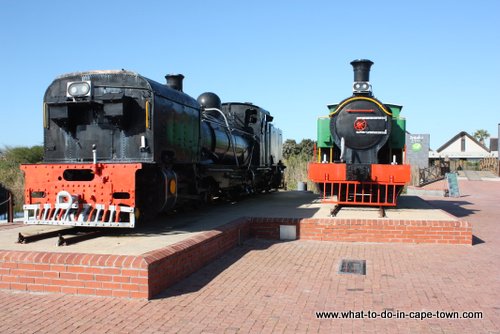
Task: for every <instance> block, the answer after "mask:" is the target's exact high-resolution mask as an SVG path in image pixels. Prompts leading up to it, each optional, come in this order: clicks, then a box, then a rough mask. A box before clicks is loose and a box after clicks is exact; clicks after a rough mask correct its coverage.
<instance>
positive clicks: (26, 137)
mask: <svg viewBox="0 0 500 334" xmlns="http://www.w3.org/2000/svg"><path fill="white" fill-rule="evenodd" d="M0 50H1V51H0V69H1V71H0V73H1V77H0V101H2V103H1V106H0V117H1V122H0V147H2V146H6V145H7V146H20V145H23V146H31V145H37V144H42V142H43V135H42V113H41V110H42V98H43V94H44V92H45V89H46V88H47V86H48V85H49V84H50V83H51V82H52V80H53V79H54V78H55V77H56V76H58V75H60V74H62V73H67V72H74V71H84V70H92V69H122V68H124V69H128V70H133V71H136V72H138V73H140V74H142V75H144V76H146V77H148V78H151V79H153V80H156V81H159V82H164V81H165V79H164V76H165V74H167V73H183V74H184V75H185V77H186V79H185V81H184V91H185V92H186V93H188V94H190V95H192V96H194V97H197V96H198V95H199V94H201V93H203V92H205V91H213V92H215V93H217V94H218V95H219V96H220V97H221V99H222V100H223V101H226V102H229V101H243V102H253V103H255V104H257V105H259V106H261V107H263V108H265V109H267V110H269V111H270V112H271V113H272V114H273V115H274V116H275V118H274V123H275V125H276V126H278V127H279V128H281V129H282V130H283V135H284V138H285V139H288V138H289V139H295V140H297V141H300V140H302V139H303V138H311V139H315V138H316V118H317V117H318V116H322V115H326V114H327V113H328V110H327V108H326V105H327V104H330V103H336V102H339V101H341V100H342V99H344V98H346V97H348V96H350V95H351V93H352V81H353V72H352V67H351V65H350V64H349V62H350V61H351V60H353V59H356V58H368V59H371V60H372V61H373V62H374V63H375V64H374V65H373V67H372V72H371V76H370V81H371V83H372V86H373V92H374V95H375V96H376V97H377V98H378V99H380V100H381V101H383V102H386V103H395V104H401V105H403V106H404V107H403V111H402V115H403V116H405V117H406V119H407V130H409V131H410V132H412V133H430V135H431V148H433V149H436V148H438V147H439V146H441V145H442V144H443V143H445V142H446V141H447V140H448V139H450V138H451V137H453V136H454V135H455V134H457V133H458V132H460V131H467V132H469V133H471V134H472V133H473V132H474V131H475V130H477V129H486V130H487V131H488V132H489V133H490V135H491V136H492V137H497V135H498V123H500V107H499V105H500V104H499V103H498V102H496V101H498V96H499V95H500V94H499V92H498V88H499V83H500V65H499V60H500V57H499V56H500V1H498V0H481V1H451V0H444V1H440V0H432V1H431V0H422V1H411V2H410V1H396V0H394V1H388V0H387V1H386V0H381V1H335V0H330V1H326V0H325V1H316V0H308V1H298V0H275V1H273V0H265V1H261V0H253V1H235V0H232V1H231V0H213V1H202V0H199V1H194V0H183V1H171V0H165V1H160V0H158V1H152V0H142V1H125V0H120V1H118V0H111V1H104V0H99V1H96V0H87V1H60V0H57V1H23V0H2V1H1V10H0Z"/></svg>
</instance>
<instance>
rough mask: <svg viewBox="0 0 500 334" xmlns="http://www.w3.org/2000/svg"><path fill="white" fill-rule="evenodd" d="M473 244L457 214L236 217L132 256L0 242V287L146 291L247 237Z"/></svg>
mask: <svg viewBox="0 0 500 334" xmlns="http://www.w3.org/2000/svg"><path fill="white" fill-rule="evenodd" d="M281 225H291V226H295V228H296V230H295V231H296V237H297V239H301V240H331V241H348V242H399V243H430V244H465V245H471V244H472V227H471V225H470V224H469V223H468V222H464V221H402V220H389V219H372V220H355V219H338V218H334V219H332V218H325V219H298V218H240V219H237V220H235V221H233V222H230V223H228V224H226V225H223V226H221V227H219V228H217V229H216V230H211V231H206V232H201V233H199V234H197V235H195V236H193V237H191V238H189V239H187V240H184V241H181V242H178V243H176V244H174V245H171V246H167V247H165V248H161V249H158V250H155V251H151V252H148V253H145V254H142V255H138V256H124V255H102V254H76V253H49V252H31V251H2V250H0V289H11V290H23V291H38V292H59V293H68V294H79V295H97V296H111V297H125V298H142V299H150V298H153V297H154V296H155V295H157V294H158V293H160V292H161V291H163V290H165V289H166V288H168V287H169V286H171V285H172V284H174V283H176V282H179V281H180V280H182V279H183V278H185V277H187V276H189V275H190V274H192V273H194V272H196V271H197V270H198V269H200V268H202V267H203V266H205V265H207V264H208V263H210V262H211V261H213V260H214V259H215V258H217V257H219V256H221V255H222V254H224V253H225V252H227V251H229V250H230V249H231V248H233V247H235V246H236V245H238V244H240V243H241V242H242V241H244V240H245V239H247V238H249V237H258V238H266V239H276V240H279V239H280V226H281Z"/></svg>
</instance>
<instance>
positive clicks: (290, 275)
mask: <svg viewBox="0 0 500 334" xmlns="http://www.w3.org/2000/svg"><path fill="white" fill-rule="evenodd" d="M460 191H461V194H462V197H460V198H451V199H450V198H437V197H429V198H426V200H428V201H429V202H430V203H431V204H432V205H434V206H437V207H441V208H443V209H444V210H446V211H448V212H450V213H452V214H454V215H455V216H457V217H459V218H460V219H464V220H467V221H469V222H472V223H473V234H474V236H475V245H473V246H463V245H422V244H419V245H413V244H387V243H384V244H378V243H346V242H322V241H292V242H276V241H269V240H260V239H252V240H248V241H246V242H245V244H244V245H243V246H241V247H237V248H235V249H234V250H232V251H230V252H229V253H227V254H225V255H224V256H222V257H221V258H219V259H218V260H216V261H215V262H213V263H212V264H210V265H208V266H206V267H204V268H202V269H201V270H200V271H198V272H197V273H195V274H193V275H191V276H189V277H188V278H187V279H185V280H184V281H182V282H181V283H178V284H176V285H174V286H173V287H171V288H169V289H167V290H166V291H164V292H163V293H162V294H161V295H160V296H158V297H157V298H156V299H154V300H151V301H141V300H128V299H114V298H106V297H84V296H68V295H61V294H37V293H25V292H13V291H0V333H177V332H178V333H249V332H251V333H332V332H338V333H500V258H499V256H498V250H499V246H500V230H499V227H498V225H499V224H500V221H499V220H500V219H499V218H498V217H499V216H500V215H499V213H500V208H499V207H498V203H500V183H498V182H488V181H462V180H461V181H460ZM341 259H365V260H366V263H367V272H366V276H357V275H348V274H347V275H346V274H338V273H337V272H338V267H339V263H340V260H341ZM349 310H353V311H362V310H363V311H365V312H367V311H376V312H382V311H384V310H389V311H405V312H410V311H432V312H434V311H445V312H450V311H458V312H460V313H461V312H463V311H480V312H482V313H483V317H482V319H428V320H417V319H408V318H406V319H380V318H378V319H366V317H365V319H343V320H339V319H337V320H333V319H330V320H328V319H317V318H316V316H315V312H317V311H340V312H343V311H349Z"/></svg>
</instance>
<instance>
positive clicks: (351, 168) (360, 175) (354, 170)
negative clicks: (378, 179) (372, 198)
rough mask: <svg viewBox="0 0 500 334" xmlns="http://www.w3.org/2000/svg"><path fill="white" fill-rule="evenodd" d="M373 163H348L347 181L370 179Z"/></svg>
mask: <svg viewBox="0 0 500 334" xmlns="http://www.w3.org/2000/svg"><path fill="white" fill-rule="evenodd" d="M370 179H371V165H370V164H355V165H354V164H347V165H346V180H347V181H370Z"/></svg>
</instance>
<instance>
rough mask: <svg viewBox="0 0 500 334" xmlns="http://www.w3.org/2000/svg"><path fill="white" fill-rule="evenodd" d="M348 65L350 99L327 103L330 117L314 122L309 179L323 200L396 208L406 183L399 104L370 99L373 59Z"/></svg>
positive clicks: (371, 94)
mask: <svg viewBox="0 0 500 334" xmlns="http://www.w3.org/2000/svg"><path fill="white" fill-rule="evenodd" d="M351 65H352V66H353V69H354V84H353V95H352V96H350V97H348V98H346V99H344V100H343V101H341V102H340V103H338V104H332V105H329V106H328V109H329V110H330V114H329V116H328V117H321V118H319V119H318V143H317V148H318V150H317V161H315V162H313V163H310V164H309V169H308V175H309V179H310V180H311V181H313V182H315V183H316V184H317V185H318V186H319V189H320V190H321V192H322V194H323V201H324V202H329V203H337V204H340V205H368V206H395V205H396V200H397V196H398V195H399V194H400V192H401V191H402V189H403V187H404V185H405V184H406V183H407V182H408V181H409V180H410V166H409V165H407V164H405V149H406V146H405V132H406V120H405V119H403V118H401V117H400V116H399V115H400V112H401V109H402V106H399V105H395V104H387V103H385V104H384V103H382V102H380V101H379V100H378V99H376V98H375V97H374V96H373V93H372V87H371V84H370V80H369V75H370V68H371V66H372V65H373V62H372V61H370V60H367V59H358V60H354V61H352V62H351Z"/></svg>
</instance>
